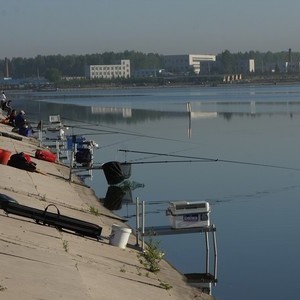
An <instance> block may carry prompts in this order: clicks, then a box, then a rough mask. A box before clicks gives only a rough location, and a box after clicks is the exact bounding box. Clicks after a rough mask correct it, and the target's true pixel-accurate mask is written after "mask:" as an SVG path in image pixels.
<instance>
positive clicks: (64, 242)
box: [63, 241, 69, 252]
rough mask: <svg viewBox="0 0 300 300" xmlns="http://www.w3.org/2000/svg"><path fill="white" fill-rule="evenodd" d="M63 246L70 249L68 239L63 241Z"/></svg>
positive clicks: (66, 249)
mask: <svg viewBox="0 0 300 300" xmlns="http://www.w3.org/2000/svg"><path fill="white" fill-rule="evenodd" d="M63 247H64V249H65V251H66V252H68V251H69V243H68V241H63Z"/></svg>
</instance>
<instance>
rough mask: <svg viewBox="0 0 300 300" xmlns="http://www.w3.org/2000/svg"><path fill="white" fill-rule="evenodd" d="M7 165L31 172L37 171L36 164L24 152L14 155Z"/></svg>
mask: <svg viewBox="0 0 300 300" xmlns="http://www.w3.org/2000/svg"><path fill="white" fill-rule="evenodd" d="M7 165H9V166H11V167H15V168H18V169H22V170H26V171H30V172H35V171H36V163H35V162H33V161H31V158H30V156H29V155H27V154H25V153H24V152H20V153H16V154H12V155H11V157H10V159H9V161H8V162H7Z"/></svg>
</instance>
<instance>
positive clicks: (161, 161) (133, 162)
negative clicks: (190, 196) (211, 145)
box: [124, 159, 211, 165]
mask: <svg viewBox="0 0 300 300" xmlns="http://www.w3.org/2000/svg"><path fill="white" fill-rule="evenodd" d="M187 162H188V163H191V162H196V163H199V162H211V161H210V160H200V159H197V160H193V159H192V160H153V161H125V162H124V163H125V164H130V165H143V164H165V163H187Z"/></svg>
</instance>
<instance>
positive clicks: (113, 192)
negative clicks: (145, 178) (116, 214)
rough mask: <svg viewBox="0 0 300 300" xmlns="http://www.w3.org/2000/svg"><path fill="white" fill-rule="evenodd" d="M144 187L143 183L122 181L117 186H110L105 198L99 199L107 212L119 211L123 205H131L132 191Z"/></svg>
mask: <svg viewBox="0 0 300 300" xmlns="http://www.w3.org/2000/svg"><path fill="white" fill-rule="evenodd" d="M144 186H145V185H144V184H143V183H138V182H135V181H130V180H124V181H122V182H121V183H120V184H118V185H110V186H109V187H108V188H107V192H106V195H105V197H104V198H103V199H101V198H100V201H101V202H102V203H103V205H104V206H105V207H106V208H107V209H109V210H112V211H115V210H120V209H121V208H122V205H123V204H129V203H130V204H132V203H133V198H132V191H133V190H135V189H137V188H143V187H144Z"/></svg>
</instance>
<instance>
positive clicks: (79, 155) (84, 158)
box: [75, 148, 92, 164]
mask: <svg viewBox="0 0 300 300" xmlns="http://www.w3.org/2000/svg"><path fill="white" fill-rule="evenodd" d="M75 160H76V162H77V163H79V164H89V163H90V162H91V161H92V153H91V150H90V149H88V148H82V149H79V150H78V151H77V152H76V154H75Z"/></svg>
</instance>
